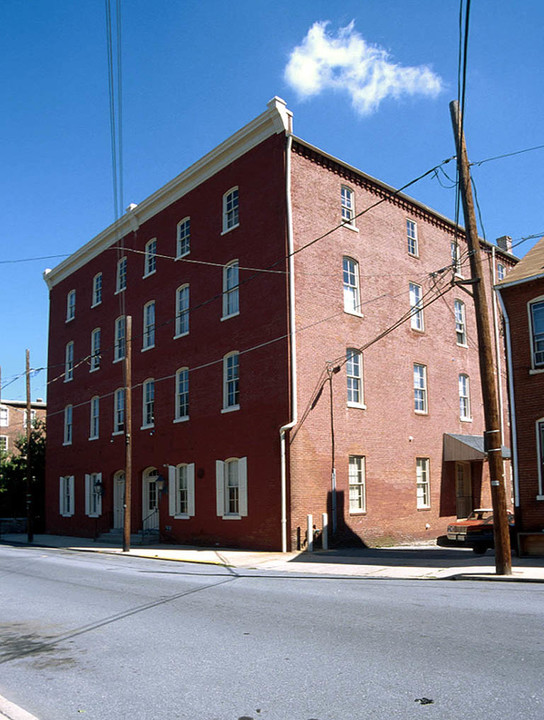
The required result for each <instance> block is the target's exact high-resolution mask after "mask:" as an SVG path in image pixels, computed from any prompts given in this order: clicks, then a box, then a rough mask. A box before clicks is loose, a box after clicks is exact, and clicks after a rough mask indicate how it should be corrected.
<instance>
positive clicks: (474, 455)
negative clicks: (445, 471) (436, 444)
mask: <svg viewBox="0 0 544 720" xmlns="http://www.w3.org/2000/svg"><path fill="white" fill-rule="evenodd" d="M486 457H487V453H486V452H485V450H484V436H483V435H454V434H453V433H444V461H445V462H448V461H451V460H457V461H458V462H462V461H469V460H485V459H486ZM502 457H503V459H509V458H510V457H511V454H510V448H507V447H506V446H505V445H503V446H502Z"/></svg>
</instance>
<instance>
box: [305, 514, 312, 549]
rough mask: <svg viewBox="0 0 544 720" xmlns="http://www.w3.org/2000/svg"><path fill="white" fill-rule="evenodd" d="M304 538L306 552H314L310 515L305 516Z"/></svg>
mask: <svg viewBox="0 0 544 720" xmlns="http://www.w3.org/2000/svg"><path fill="white" fill-rule="evenodd" d="M306 538H307V540H308V544H307V548H306V549H307V550H308V552H313V551H314V518H313V516H312V515H307V516H306Z"/></svg>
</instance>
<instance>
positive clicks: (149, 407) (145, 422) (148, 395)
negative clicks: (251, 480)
mask: <svg viewBox="0 0 544 720" xmlns="http://www.w3.org/2000/svg"><path fill="white" fill-rule="evenodd" d="M142 395H143V407H142V428H148V427H153V425H154V424H155V381H154V380H153V379H150V380H146V381H145V382H144V384H143V386H142Z"/></svg>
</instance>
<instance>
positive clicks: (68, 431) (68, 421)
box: [64, 405, 72, 445]
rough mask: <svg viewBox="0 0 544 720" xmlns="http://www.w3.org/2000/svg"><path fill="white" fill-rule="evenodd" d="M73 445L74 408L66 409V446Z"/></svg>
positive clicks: (68, 407) (69, 406)
mask: <svg viewBox="0 0 544 720" xmlns="http://www.w3.org/2000/svg"><path fill="white" fill-rule="evenodd" d="M71 444H72V406H71V405H67V406H66V407H65V408H64V445H71Z"/></svg>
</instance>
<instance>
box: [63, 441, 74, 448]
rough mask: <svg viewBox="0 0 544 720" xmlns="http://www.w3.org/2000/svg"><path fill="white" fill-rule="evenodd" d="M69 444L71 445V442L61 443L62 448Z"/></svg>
mask: <svg viewBox="0 0 544 720" xmlns="http://www.w3.org/2000/svg"><path fill="white" fill-rule="evenodd" d="M71 444H72V442H71V441H70V442H63V443H62V447H68V446H69V445H71Z"/></svg>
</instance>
